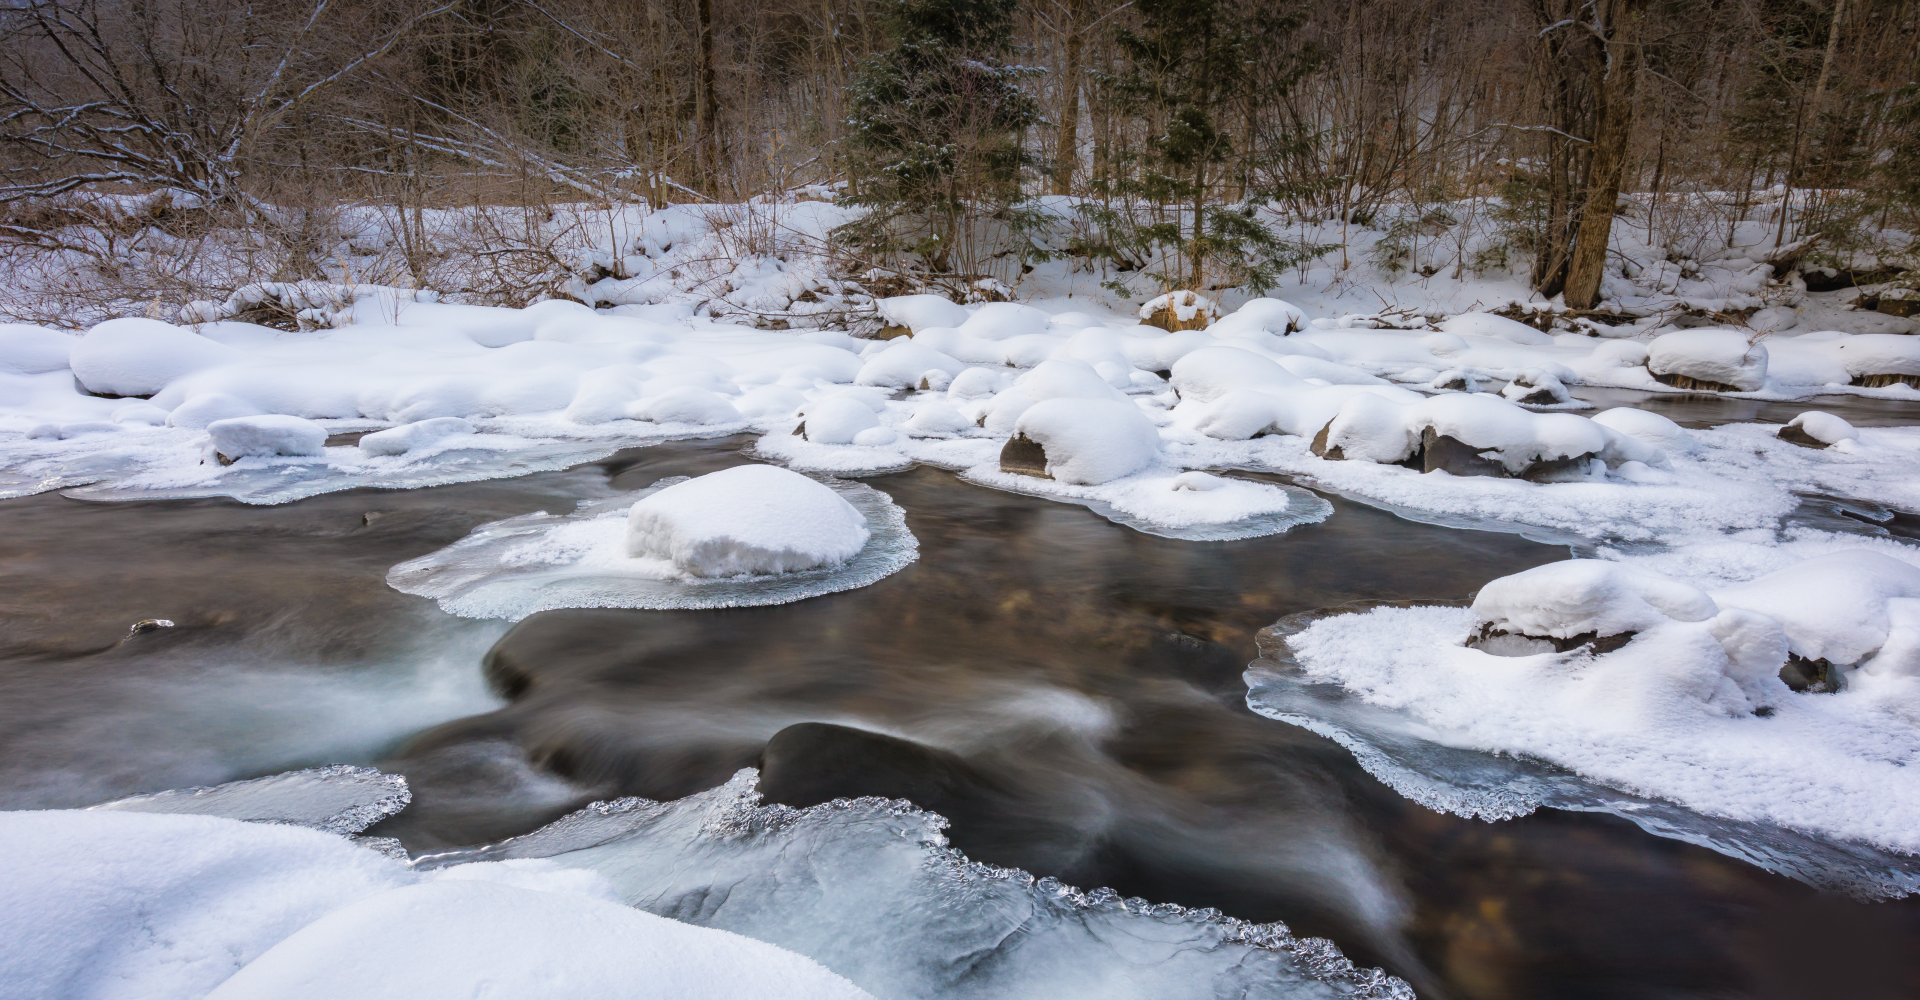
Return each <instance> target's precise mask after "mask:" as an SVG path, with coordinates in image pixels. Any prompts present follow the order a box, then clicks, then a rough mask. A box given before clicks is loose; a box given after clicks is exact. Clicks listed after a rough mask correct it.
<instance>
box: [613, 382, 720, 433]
mask: <svg viewBox="0 0 1920 1000" xmlns="http://www.w3.org/2000/svg"><path fill="white" fill-rule="evenodd" d="M627 416H629V417H632V418H633V419H635V420H646V421H649V422H652V423H656V424H695V425H700V426H706V425H712V424H733V423H739V422H740V419H741V417H740V411H739V410H736V409H734V407H733V404H732V403H730V402H728V401H727V398H726V397H725V396H722V395H720V394H719V393H717V392H714V391H712V390H710V389H702V388H700V387H698V386H691V385H682V386H675V387H674V388H671V389H668V390H667V391H665V392H662V393H660V394H659V395H657V396H649V397H647V398H645V399H641V400H636V401H635V402H633V403H629V404H628V405H627Z"/></svg>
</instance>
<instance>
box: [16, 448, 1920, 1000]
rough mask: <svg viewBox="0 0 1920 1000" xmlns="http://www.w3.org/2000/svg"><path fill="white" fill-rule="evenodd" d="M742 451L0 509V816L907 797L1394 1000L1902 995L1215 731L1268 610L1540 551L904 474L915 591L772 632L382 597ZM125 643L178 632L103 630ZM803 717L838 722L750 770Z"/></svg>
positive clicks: (1892, 940)
mask: <svg viewBox="0 0 1920 1000" xmlns="http://www.w3.org/2000/svg"><path fill="white" fill-rule="evenodd" d="M741 443H742V442H741V441H739V440H727V441H710V442H683V443H678V444H671V445H663V446H660V447H657V448H651V449H646V450H641V451H632V452H625V453H622V454H620V455H617V456H615V457H614V458H612V459H609V460H607V461H604V462H596V463H591V464H588V465H585V466H580V467H577V468H575V469H572V470H567V471H560V472H543V473H537V474H533V475H529V476H525V477H522V478H519V479H513V480H498V481H492V482H483V483H468V484H460V485H450V486H440V487H433V488H427V489H418V490H408V491H378V490H355V491H349V492H342V493H334V494H327V495H322V496H316V497H312V498H309V499H305V500H301V501H298V502H295V503H290V504H285V505H281V506H275V507H257V506H246V505H242V504H239V503H235V502H231V501H226V500H192V501H166V502H130V503H99V502H88V501H80V500H74V499H68V498H65V497H61V496H57V495H43V496H36V497H27V498H21V499H14V500H7V501H0V510H4V511H6V513H7V514H8V515H9V516H8V517H7V520H6V524H7V526H8V527H9V529H10V530H9V531H7V532H4V533H0V608H4V609H5V614H6V617H7V621H8V628H7V629H5V630H3V631H0V806H3V807H6V808H35V807H49V806H73V805H84V804H90V803H93V802H98V801H102V800H105V799H109V798H115V797H119V796H123V795H129V794H135V793H141V792H151V791H157V790H161V789H166V788H175V787H180V786H186V785H203V784H212V783H215V782H219V781H226V780H232V779H236V778H245V777H252V776H256V775H262V774H268V773H273V772H277V771H283V770H288V769H290V768H295V767H305V766H314V765H321V764H331V763H352V764H368V765H374V766H378V767H380V768H382V769H383V770H387V771H392V772H397V773H402V774H405V775H406V776H407V778H408V779H409V781H410V783H411V786H412V790H413V794H414V801H413V803H412V805H410V806H409V807H408V808H407V809H406V810H405V811H404V812H402V813H400V814H399V815H398V816H396V817H394V818H392V819H390V820H387V821H386V822H384V823H382V824H380V825H378V826H376V827H374V828H373V829H372V830H370V831H369V833H371V834H375V835H381V836H392V837H398V838H400V839H401V840H402V841H403V842H405V843H406V844H407V846H408V847H409V848H411V849H413V850H414V851H416V852H420V851H438V850H446V849H449V848H457V847H460V846H463V845H474V844H481V843H487V842H492V841H497V840H501V839H502V838H507V837H512V836H515V835H518V834H524V833H526V832H528V831H531V830H533V829H535V828H536V827H539V826H540V825H542V824H544V823H547V822H550V821H551V820H553V819H555V818H557V817H559V816H561V815H563V814H565V813H567V812H569V811H571V810H574V809H576V808H579V807H580V806H583V805H585V804H586V803H588V802H590V801H593V800H595V799H604V798H611V797H614V796H620V795H638V796H645V797H647V798H651V799H660V800H671V799H677V798H679V797H682V796H686V795H690V794H693V793H696V792H700V791H702V790H705V789H709V788H713V787H716V786H718V785H720V784H722V783H723V782H725V781H727V780H728V779H729V778H730V777H731V776H732V775H733V774H734V773H735V772H736V771H737V770H738V769H740V768H742V767H757V766H761V765H762V764H763V763H764V764H766V765H767V767H768V771H767V778H766V781H765V783H764V784H765V787H764V788H763V790H764V791H766V792H767V793H768V794H769V796H770V797H772V798H774V799H775V800H776V801H782V802H785V803H786V804H788V805H792V806H809V805H813V804H815V803H816V802H819V801H825V800H826V799H829V798H832V797H835V796H839V795H863V794H880V795H894V794H899V793H900V792H901V790H902V789H905V790H908V791H912V792H913V793H914V794H915V795H916V796H918V797H920V798H925V799H928V800H930V801H926V802H922V804H923V805H930V806H932V807H933V808H936V809H939V810H941V811H943V812H945V813H947V814H949V817H950V818H951V820H952V826H951V828H950V830H949V834H950V836H951V838H952V841H953V843H954V845H955V846H956V847H958V848H960V849H962V850H964V851H965V852H966V853H967V855H968V856H969V857H971V858H972V859H973V860H975V861H984V862H990V863H994V864H1001V865H1008V866H1015V867H1019V868H1023V869H1026V870H1028V871H1031V872H1033V873H1034V874H1036V875H1043V876H1054V877H1057V878H1060V879H1062V880H1063V881H1065V882H1068V883H1071V884H1075V885H1081V886H1085V887H1088V888H1091V887H1095V886H1110V887H1112V888H1113V889H1114V890H1116V891H1117V892H1119V894H1120V895H1122V896H1139V897H1144V898H1146V899H1148V900H1152V901H1153V902H1155V903H1175V904H1182V905H1186V906H1195V907H1207V906H1211V907H1218V908H1219V909H1220V910H1222V911H1224V912H1225V913H1226V914H1227V915H1228V916H1231V917H1235V918H1240V919H1244V920H1250V921H1272V920H1284V921H1286V922H1287V923H1288V924H1289V925H1290V926H1292V927H1293V929H1294V930H1295V931H1297V932H1299V933H1302V934H1321V935H1326V936H1329V937H1331V938H1333V939H1334V940H1335V941H1336V942H1337V943H1338V944H1339V945H1340V946H1341V947H1342V949H1344V950H1345V951H1346V952H1347V953H1348V954H1349V955H1351V956H1353V957H1354V958H1355V959H1356V960H1358V961H1360V962H1362V963H1363V964H1384V965H1385V966H1386V967H1387V968H1389V969H1390V970H1391V971H1393V972H1395V973H1398V974H1401V975H1404V976H1406V977H1407V978H1408V979H1409V980H1410V981H1411V982H1413V983H1414V984H1415V986H1416V987H1418V988H1419V989H1420V990H1421V992H1422V993H1423V995H1442V994H1445V995H1450V996H1459V997H1487V998H1496V997H1531V996H1554V997H1586V996H1594V997H1598V996H1675V997H1692V996H1698V997H1703V998H1704V997H1727V996H1753V997H1765V996H1804V995H1813V994H1812V993H1809V992H1805V991H1801V992H1794V991H1792V990H1789V991H1788V992H1780V990H1782V989H1786V988H1788V987H1790V986H1791V985H1792V984H1794V983H1795V982H1798V981H1799V980H1796V978H1795V977H1796V976H1803V975H1808V976H1815V977H1816V978H1815V979H1814V980H1811V981H1812V982H1819V983H1834V982H1840V981H1841V980H1842V979H1845V978H1846V977H1852V980H1851V986H1850V987H1849V989H1850V992H1846V993H1845V994H1844V995H1848V996H1856V997H1876V996H1889V997H1892V996H1913V995H1920V955H1917V954H1916V953H1917V952H1920V949H1914V948H1912V947H1910V945H1911V943H1912V942H1913V941H1916V940H1920V907H1916V906H1915V905H1913V904H1912V901H1907V902H1902V903H1894V904H1878V905H1874V906H1865V905H1861V904H1854V903H1851V902H1847V901H1844V900H1838V899H1829V898H1826V897H1823V896H1820V895H1818V894H1816V893H1815V892H1813V891H1812V890H1810V889H1807V888H1806V887H1804V886H1801V885H1799V884H1797V883H1794V882H1791V881H1788V880H1786V879H1783V878H1780V877H1778V876H1773V875H1769V874H1767V873H1765V872H1762V871H1760V870H1758V869H1756V868H1753V867H1750V866H1747V865H1743V864H1741V863H1739V862H1737V861H1734V860H1731V859H1728V858H1725V857H1722V856H1720V855H1717V854H1714V853H1712V852H1709V851H1706V850H1704V849H1701V848H1698V847H1693V846H1691V845H1687V844H1683V843H1678V842H1675V841H1671V840H1661V839H1658V838H1654V837H1651V836H1649V835H1647V834H1645V833H1644V832H1642V831H1640V830H1638V829H1637V828H1635V827H1633V826H1632V825H1631V824H1628V823H1626V822H1624V821H1621V820H1618V819H1614V818H1611V817H1605V816H1592V815H1580V814H1573V813H1565V812H1556V811H1553V810H1543V811H1541V812H1540V813H1537V814H1535V815H1532V816H1528V817H1525V818H1521V819H1517V820H1512V821H1507V822H1501V823H1484V822H1479V821H1476V820H1470V819H1463V818H1460V817H1455V816H1446V815H1441V814H1438V813H1434V812H1431V811H1429V810H1426V809H1424V808H1422V807H1420V806H1418V805H1415V804H1413V803H1411V802H1409V801H1408V800H1406V799H1404V798H1402V797H1401V796H1400V795H1398V794H1396V793H1395V792H1393V791H1392V790H1391V789H1389V788H1387V787H1386V786H1385V785H1382V784H1381V783H1379V782H1378V781H1376V780H1375V779H1374V778H1372V777H1370V776H1369V775H1368V774H1367V773H1366V772H1365V770H1364V769H1362V768H1361V767H1360V766H1359V765H1358V764H1357V763H1356V762H1355V761H1354V759H1353V757H1352V756H1351V755H1350V754H1349V753H1348V752H1347V751H1346V750H1345V749H1343V748H1341V747H1340V746H1339V745H1337V744H1335V743H1333V742H1332V741H1330V740H1327V739H1324V738H1322V737H1320V736H1317V735H1315V734H1313V733H1310V732H1307V731H1306V730H1304V729H1300V728H1296V727H1294V726H1290V725H1286V724H1284V723H1279V722H1275V721H1271V720H1268V719H1263V718H1260V717H1258V716H1256V715H1254V714H1253V713H1251V712H1250V711H1248V710H1247V708H1246V707H1245V703H1244V699H1245V694H1246V688H1245V686H1244V684H1243V683H1242V680H1241V674H1242V671H1243V670H1244V669H1245V668H1246V666H1247V664H1248V662H1249V661H1251V660H1253V659H1254V658H1255V657H1256V656H1257V655H1258V651H1257V649H1256V644H1255V636H1256V634H1257V633H1258V632H1259V631H1260V630H1261V629H1262V628H1264V627H1266V626H1269V625H1271V624H1272V623H1273V622H1274V621H1276V620H1278V619H1279V618H1282V617H1284V616H1286V615H1290V614H1296V613H1300V612H1304V611H1310V610H1313V609H1316V608H1323V607H1329V606H1334V605H1340V604H1345V603H1349V602H1353V601H1361V600H1375V601H1380V600H1388V601H1392V600H1450V601H1457V600H1460V599H1463V598H1465V597H1466V596H1467V595H1469V594H1470V593H1471V592H1472V591H1473V590H1475V589H1476V588H1478V587H1479V586H1480V585H1481V584H1483V583H1485V582H1486V581H1487V580H1489V579H1492V578H1494V577H1497V576H1501V575H1504V574H1507V573H1512V572H1515V571H1517V570H1520V569H1523V568H1526V567H1529V566H1533V565H1537V564H1539V563H1543V562H1547V561H1551V560H1554V559H1559V558H1564V557H1565V556H1566V554H1567V549H1566V548H1565V547H1564V546H1554V545H1548V544H1542V543H1540V542H1535V541H1529V540H1527V539H1525V538H1523V537H1520V536H1519V535H1516V534H1510V533H1503V532H1491V531H1476V530H1466V529H1463V528H1460V527H1447V526H1438V525H1430V524H1419V523H1414V522H1412V521H1410V520H1406V519H1403V518H1400V517H1396V516H1395V515H1393V514H1392V513H1389V512H1386V511H1382V510H1379V509H1376V508H1373V507H1368V506H1364V505H1360V504H1355V503H1350V502H1347V501H1345V500H1342V499H1340V498H1337V497H1330V498H1328V499H1329V500H1330V502H1331V503H1332V505H1333V507H1334V512H1333V515H1332V516H1331V517H1330V518H1328V519H1327V520H1326V521H1324V522H1322V523H1320V524H1315V525H1306V526H1302V527H1297V528H1295V529H1293V530H1292V531H1291V532H1289V533H1288V534H1286V535H1282V536H1275V537H1268V538H1257V539H1247V540H1242V541H1232V542H1192V541H1180V540H1173V539H1167V538H1158V537H1154V536H1150V535H1146V534H1142V533H1140V532H1137V531H1133V530H1130V529H1128V528H1126V527H1123V526H1121V525H1118V524H1115V523H1113V522H1111V521H1108V520H1106V519H1104V518H1101V517H1099V516H1098V515H1097V514H1095V513H1093V512H1091V511H1089V510H1087V509H1086V508H1084V507H1079V506H1075V505H1068V504H1060V503H1054V502H1051V501H1046V500H1042V499H1037V498H1031V497H1024V496H1019V495H1014V494H1008V493H1003V492H997V491H993V490H989V489H985V488H982V487H978V486H973V485H969V484H966V483H963V482H960V481H959V480H958V479H956V478H955V477H954V476H953V475H951V474H950V473H946V472H941V471H937V470H924V469H923V470H915V471H910V472H905V473H898V474H893V475H887V476H880V477H876V478H873V479H870V480H867V482H868V483H869V484H871V485H873V486H874V487H876V488H878V489H880V490H882V491H884V492H886V493H887V494H889V495H890V496H891V497H892V499H893V501H894V502H895V503H897V504H899V505H900V506H901V507H902V508H904V509H905V510H906V512H907V520H908V527H909V528H910V529H911V530H912V531H913V533H914V535H915V536H916V537H917V538H918V539H919V541H920V545H921V558H920V560H919V561H918V562H917V563H915V564H914V565H912V566H910V567H908V568H907V569H905V570H903V571H901V572H900V573H897V574H895V575H893V576H891V577H888V578H887V579H884V580H881V581H880V582H878V583H876V584H874V585H872V586H870V587H866V588H863V589H860V590H856V591H850V592H846V593H840V594H833V595H829V596H824V597H818V598H813V599H810V600H806V601H802V602H799V603H795V604H789V605H782V606H777V607H763V608H741V609H730V610H708V611H627V610H592V611H551V612H545V613H542V614H538V615H535V616H533V617H531V618H528V619H526V620H525V621H523V622H521V623H519V624H518V625H516V626H514V627H512V628H511V629H510V630H509V629H508V627H507V626H506V625H505V624H504V623H498V622H487V621H474V620H465V619H457V618H453V617H451V616H448V615H445V614H444V613H442V612H441V611H439V609H438V608H437V607H435V606H434V604H433V603H432V602H431V601H428V600H426V599H423V598H418V597H411V596H408V595H404V594H400V593H398V592H396V591H394V590H392V589H391V588H388V587H387V586H386V585H385V584H384V582H383V581H384V577H385V575H386V572H387V570H388V569H389V567H391V566H393V565H395V564H397V563H399V562H403V561H405V560H408V559H412V558H416V557H419V556H421V555H424V554H426V553H428V552H432V551H434V550H436V549H439V548H442V547H444V546H446V545H448V544H450V543H452V542H453V541H455V540H457V539H459V538H461V537H463V536H464V535H465V534H466V533H467V532H468V531H469V530H471V529H472V528H473V527H474V526H476V525H478V524H482V523H485V522H489V521H496V520H500V519H503V518H506V517H512V516H516V515H520V514H525V513H529V512H531V511H535V510H546V511H549V512H552V513H556V514H560V513H565V512H568V511H571V510H573V509H574V508H575V506H576V504H577V503H578V501H580V500H592V499H600V498H605V497H610V496H613V495H615V494H616V493H618V492H621V491H628V490H635V489H639V488H642V487H645V486H647V485H649V484H651V483H653V482H654V481H656V480H658V479H660V478H663V477H666V476H674V475H698V474H700V473H703V472H707V471H712V470H714V469H717V468H721V467H724V466H727V465H731V464H735V463H737V462H740V461H742V460H743V459H742V458H740V456H739V455H738V449H739V447H740V445H741ZM148 618H166V619H171V620H173V621H175V622H176V623H177V624H176V627H174V628H171V629H158V630H154V631H150V632H144V633H140V634H133V635H129V633H128V632H127V629H128V626H129V625H131V624H132V623H133V622H135V621H139V620H142V619H148ZM489 650H490V651H489ZM802 723H829V724H833V726H838V727H845V728H840V729H836V728H832V727H823V728H820V729H819V730H817V731H807V730H789V731H788V734H783V735H782V738H781V741H775V749H776V750H777V749H779V748H781V747H782V746H789V747H790V749H789V750H788V751H783V752H782V753H781V754H775V753H774V751H773V750H769V747H768V741H769V740H770V739H771V738H772V737H774V735H775V734H776V733H780V732H781V731H782V730H785V729H787V727H789V726H794V725H797V724H802ZM803 732H804V733H810V735H808V736H807V738H806V739H805V740H802V739H799V738H798V737H792V736H791V734H794V733H803ZM876 733H877V734H885V735H888V736H892V737H898V738H900V740H904V741H910V742H898V741H895V742H891V743H889V742H884V741H878V740H876V739H873V738H869V737H868V736H865V735H863V734H876ZM808 740H811V742H808ZM822 740H825V741H826V742H821V741H822ZM863 740H865V742H862V741H863ZM782 741H786V742H785V743H783V742H782ZM835 741H837V742H835ZM823 747H826V748H829V749H832V751H833V752H834V753H839V754H842V755H843V757H842V758H836V760H838V761H839V764H837V765H836V766H827V765H826V764H824V763H820V761H822V760H824V759H825V758H824V756H822V755H823V754H825V752H826V751H825V750H822V748H823ZM848 755H850V756H848ZM888 755H893V756H888ZM847 761H852V763H851V764H848V763H847ZM928 775H933V776H934V777H933V778H929V777H928ZM776 779H777V780H776ZM936 779H937V780H936ZM916 782H917V783H916ZM935 800H937V801H935ZM1783 944H1785V945H1792V947H1783V946H1782V945H1783ZM1836 970H1842V971H1836ZM1836 976H1839V977H1841V978H1840V979H1836V978H1835V977H1836Z"/></svg>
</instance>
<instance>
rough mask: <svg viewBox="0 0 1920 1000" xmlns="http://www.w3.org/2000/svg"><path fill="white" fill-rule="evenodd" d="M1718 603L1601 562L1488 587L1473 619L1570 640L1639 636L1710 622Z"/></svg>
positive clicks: (1553, 567)
mask: <svg viewBox="0 0 1920 1000" xmlns="http://www.w3.org/2000/svg"><path fill="white" fill-rule="evenodd" d="M1719 610H1720V609H1719V608H1718V607H1716V606H1715V605H1714V603H1713V600H1712V599H1711V598H1709V597H1708V596H1707V595H1706V594H1703V593H1701V592H1700V591H1699V590H1697V589H1695V588H1693V587H1689V586H1687V585H1686V584H1684V583H1679V582H1676V581H1673V580H1668V579H1666V578H1665V577H1662V576H1660V575H1658V574H1655V573H1648V572H1645V571H1643V570H1636V569H1633V568H1632V567H1628V566H1622V565H1620V564H1619V563H1612V562H1606V561H1603V560H1599V559H1570V560H1568V561H1566V562H1557V563H1548V564H1547V565H1545V566H1536V567H1534V568H1533V569H1530V570H1526V571H1525V572H1521V573H1515V574H1513V575H1512V576H1503V577H1501V578H1499V579H1497V580H1494V581H1492V582H1490V583H1488V584H1487V585H1486V586H1485V587H1482V588H1481V589H1480V593H1479V594H1478V595H1477V596H1475V597H1474V599H1473V613H1474V615H1475V616H1476V617H1477V618H1478V620H1479V621H1480V622H1481V623H1482V624H1483V625H1488V626H1491V627H1493V628H1496V629H1505V630H1508V631H1512V632H1517V633H1520V634H1523V635H1548V636H1553V637H1554V638H1557V639H1570V638H1573V637H1574V636H1576V635H1581V634H1583V633H1584V634H1591V635H1594V636H1597V637H1601V638H1604V637H1607V636H1611V635H1617V634H1619V633H1621V632H1639V631H1642V630H1644V629H1650V628H1654V627H1656V626H1658V625H1662V624H1665V623H1666V622H1667V621H1669V620H1672V621H1683V622H1698V621H1705V620H1706V619H1708V618H1711V617H1713V616H1714V615H1715V614H1717V613H1719Z"/></svg>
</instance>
